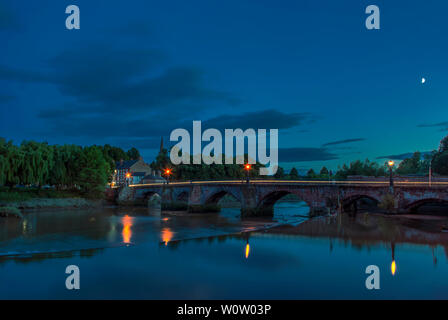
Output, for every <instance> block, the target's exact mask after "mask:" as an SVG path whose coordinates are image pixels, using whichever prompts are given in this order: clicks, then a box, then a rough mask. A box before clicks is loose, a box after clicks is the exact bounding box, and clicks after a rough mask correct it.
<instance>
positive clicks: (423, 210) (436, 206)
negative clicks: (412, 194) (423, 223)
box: [407, 198, 448, 215]
mask: <svg viewBox="0 0 448 320" xmlns="http://www.w3.org/2000/svg"><path fill="white" fill-rule="evenodd" d="M407 209H408V210H409V212H410V213H414V214H427V215H448V200H443V199H437V198H427V199H421V200H418V201H415V202H413V203H411V204H410V205H408V206H407Z"/></svg>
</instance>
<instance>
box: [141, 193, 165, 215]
mask: <svg viewBox="0 0 448 320" xmlns="http://www.w3.org/2000/svg"><path fill="white" fill-rule="evenodd" d="M143 204H144V205H145V206H146V207H147V208H148V209H150V210H152V211H154V212H156V213H159V212H160V211H161V210H162V197H161V195H160V194H158V193H157V192H154V191H150V192H147V193H145V195H144V200H143Z"/></svg>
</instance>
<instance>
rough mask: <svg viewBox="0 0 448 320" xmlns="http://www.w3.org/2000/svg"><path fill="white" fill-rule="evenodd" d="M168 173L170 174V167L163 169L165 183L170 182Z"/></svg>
mask: <svg viewBox="0 0 448 320" xmlns="http://www.w3.org/2000/svg"><path fill="white" fill-rule="evenodd" d="M170 174H171V169H169V168H168V169H165V176H166V184H169V183H170Z"/></svg>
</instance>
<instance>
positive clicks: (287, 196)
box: [258, 190, 311, 221]
mask: <svg viewBox="0 0 448 320" xmlns="http://www.w3.org/2000/svg"><path fill="white" fill-rule="evenodd" d="M258 210H260V211H262V212H264V213H270V214H271V215H272V216H274V217H275V218H276V219H282V220H286V221H287V220H290V219H291V218H300V217H302V218H303V217H309V215H310V210H311V206H310V205H309V203H307V202H306V201H305V200H304V199H303V198H301V197H300V196H299V195H297V194H295V193H293V192H290V191H287V190H278V191H273V192H271V193H269V194H267V195H265V196H264V197H263V199H262V200H261V201H260V203H259V205H258Z"/></svg>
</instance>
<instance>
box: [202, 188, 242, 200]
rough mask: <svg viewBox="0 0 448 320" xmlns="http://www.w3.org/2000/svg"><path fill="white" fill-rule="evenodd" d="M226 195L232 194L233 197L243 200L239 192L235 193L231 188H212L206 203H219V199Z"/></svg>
mask: <svg viewBox="0 0 448 320" xmlns="http://www.w3.org/2000/svg"><path fill="white" fill-rule="evenodd" d="M226 195H230V196H231V197H233V198H235V200H237V201H238V202H241V198H240V197H239V196H238V194H235V193H234V192H232V191H231V190H228V189H223V188H219V189H216V190H212V191H211V192H210V193H209V194H208V195H206V197H205V204H218V203H219V201H220V200H221V199H222V198H224V197H225V196H226Z"/></svg>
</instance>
